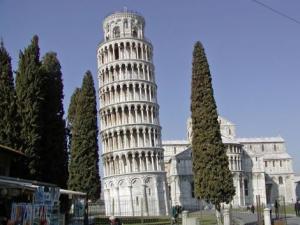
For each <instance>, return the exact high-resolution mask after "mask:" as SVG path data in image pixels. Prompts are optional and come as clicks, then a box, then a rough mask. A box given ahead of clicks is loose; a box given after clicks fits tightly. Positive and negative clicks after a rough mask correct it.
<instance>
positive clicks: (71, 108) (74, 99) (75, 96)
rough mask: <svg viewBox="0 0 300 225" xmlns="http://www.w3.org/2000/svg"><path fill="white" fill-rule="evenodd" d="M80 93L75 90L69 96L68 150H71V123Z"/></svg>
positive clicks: (77, 89) (78, 89)
mask: <svg viewBox="0 0 300 225" xmlns="http://www.w3.org/2000/svg"><path fill="white" fill-rule="evenodd" d="M79 93H80V88H76V89H75V91H74V92H73V94H72V96H71V101H70V104H69V109H68V116H67V135H68V150H69V151H70V149H71V143H72V129H73V123H74V119H75V116H76V107H77V102H78V96H79Z"/></svg>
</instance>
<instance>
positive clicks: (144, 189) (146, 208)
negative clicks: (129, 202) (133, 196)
mask: <svg viewBox="0 0 300 225" xmlns="http://www.w3.org/2000/svg"><path fill="white" fill-rule="evenodd" d="M143 201H144V209H143V212H144V215H145V216H148V215H149V209H148V199H147V190H146V185H145V184H143Z"/></svg>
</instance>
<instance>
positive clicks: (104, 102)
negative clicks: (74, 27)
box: [97, 11, 169, 216]
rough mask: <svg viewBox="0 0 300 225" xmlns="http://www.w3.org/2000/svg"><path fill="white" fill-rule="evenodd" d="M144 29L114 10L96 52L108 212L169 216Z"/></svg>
mask: <svg viewBox="0 0 300 225" xmlns="http://www.w3.org/2000/svg"><path fill="white" fill-rule="evenodd" d="M144 30H145V20H144V18H143V17H142V16H141V15H139V14H137V13H134V12H129V11H124V12H116V13H113V14H111V15H109V16H107V17H106V18H105V19H104V21H103V31H104V40H103V41H102V42H101V43H100V44H99V46H98V50H97V61H98V81H99V98H100V111H99V118H100V123H101V124H100V126H101V132H100V134H101V139H102V161H103V167H104V177H103V183H104V184H103V186H104V201H105V210H106V214H107V215H124V216H140V215H141V214H143V215H166V214H168V209H169V207H168V204H169V200H168V190H167V183H166V172H165V169H164V160H163V159H164V149H163V148H162V143H161V127H160V123H159V105H158V103H157V97H156V92H157V86H156V83H155V75H154V66H153V63H152V62H153V61H152V56H153V55H152V52H153V47H152V44H151V43H150V42H149V41H148V40H147V39H146V38H145V36H144Z"/></svg>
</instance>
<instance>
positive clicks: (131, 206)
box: [128, 186, 134, 216]
mask: <svg viewBox="0 0 300 225" xmlns="http://www.w3.org/2000/svg"><path fill="white" fill-rule="evenodd" d="M128 190H129V203H130V208H129V209H130V214H129V215H132V216H134V209H133V199H132V186H128Z"/></svg>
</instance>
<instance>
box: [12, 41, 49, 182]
mask: <svg viewBox="0 0 300 225" xmlns="http://www.w3.org/2000/svg"><path fill="white" fill-rule="evenodd" d="M39 56H40V49H39V45H38V37H37V36H34V37H33V38H32V40H31V44H30V45H29V46H28V47H27V48H26V49H25V50H24V52H20V55H19V66H18V70H17V75H16V96H17V105H18V114H19V116H20V120H21V121H20V138H21V140H22V145H21V148H22V149H23V150H24V151H25V154H26V156H27V160H28V162H27V164H28V165H27V167H28V170H29V171H28V172H29V177H30V178H33V179H37V180H42V178H43V176H42V158H43V153H44V152H43V148H42V147H43V143H42V141H43V132H44V130H43V128H44V120H43V112H44V109H43V107H44V105H45V95H44V88H45V82H44V76H43V74H42V73H41V70H40V66H41V63H40V59H39Z"/></svg>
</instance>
